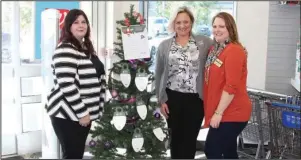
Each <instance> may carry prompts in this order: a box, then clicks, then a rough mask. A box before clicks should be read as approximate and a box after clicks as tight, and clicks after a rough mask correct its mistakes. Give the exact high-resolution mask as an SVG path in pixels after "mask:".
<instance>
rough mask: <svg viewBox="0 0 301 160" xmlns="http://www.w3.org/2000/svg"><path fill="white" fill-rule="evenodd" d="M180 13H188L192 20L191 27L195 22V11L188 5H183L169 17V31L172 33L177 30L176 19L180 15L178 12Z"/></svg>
mask: <svg viewBox="0 0 301 160" xmlns="http://www.w3.org/2000/svg"><path fill="white" fill-rule="evenodd" d="M180 13H187V14H188V16H189V18H190V21H191V28H192V26H193V24H194V16H193V13H192V12H191V11H190V9H189V8H188V7H186V6H183V7H179V8H178V9H177V10H176V11H175V12H174V14H173V15H172V16H171V17H170V19H169V24H168V31H169V32H170V33H174V32H175V20H176V18H177V16H178V14H180Z"/></svg>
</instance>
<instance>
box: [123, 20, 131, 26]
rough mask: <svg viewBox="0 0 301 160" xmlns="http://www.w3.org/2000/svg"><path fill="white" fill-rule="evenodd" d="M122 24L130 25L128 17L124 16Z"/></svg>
mask: <svg viewBox="0 0 301 160" xmlns="http://www.w3.org/2000/svg"><path fill="white" fill-rule="evenodd" d="M124 24H125V25H126V26H128V27H129V26H130V20H129V19H128V18H126V19H125V20H124Z"/></svg>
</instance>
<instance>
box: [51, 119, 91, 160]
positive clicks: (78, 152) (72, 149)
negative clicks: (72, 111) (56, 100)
mask: <svg viewBox="0 0 301 160" xmlns="http://www.w3.org/2000/svg"><path fill="white" fill-rule="evenodd" d="M51 122H52V126H53V128H54V132H55V134H56V136H57V138H58V139H59V142H60V144H61V146H62V151H63V159H82V158H83V155H84V151H85V143H86V140H87V136H88V134H89V131H90V128H91V124H90V125H89V126H87V127H83V126H81V125H80V124H79V122H75V121H71V120H66V119H62V118H56V117H51Z"/></svg>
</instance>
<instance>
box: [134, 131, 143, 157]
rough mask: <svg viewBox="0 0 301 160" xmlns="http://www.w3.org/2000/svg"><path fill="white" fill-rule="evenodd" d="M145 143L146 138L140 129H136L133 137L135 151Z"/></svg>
mask: <svg viewBox="0 0 301 160" xmlns="http://www.w3.org/2000/svg"><path fill="white" fill-rule="evenodd" d="M143 144H144V138H143V136H142V134H141V131H140V129H138V128H136V129H135V130H134V135H133V139H132V147H133V149H134V151H135V152H139V151H140V150H141V149H142V147H143Z"/></svg>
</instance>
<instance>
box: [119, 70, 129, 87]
mask: <svg viewBox="0 0 301 160" xmlns="http://www.w3.org/2000/svg"><path fill="white" fill-rule="evenodd" d="M120 80H121V83H122V84H123V85H124V86H125V87H126V88H127V87H129V86H130V83H131V75H130V74H129V73H121V74H120Z"/></svg>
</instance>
